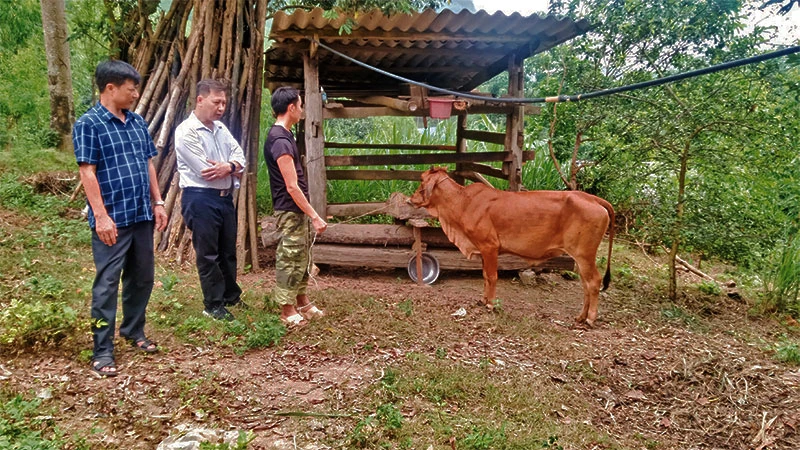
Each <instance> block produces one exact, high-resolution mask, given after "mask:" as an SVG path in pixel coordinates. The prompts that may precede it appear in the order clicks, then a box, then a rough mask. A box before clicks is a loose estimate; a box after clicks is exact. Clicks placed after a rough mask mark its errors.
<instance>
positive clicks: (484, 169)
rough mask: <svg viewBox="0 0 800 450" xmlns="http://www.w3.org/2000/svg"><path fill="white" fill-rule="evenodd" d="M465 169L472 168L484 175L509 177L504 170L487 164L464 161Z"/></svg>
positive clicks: (471, 169)
mask: <svg viewBox="0 0 800 450" xmlns="http://www.w3.org/2000/svg"><path fill="white" fill-rule="evenodd" d="M463 170H470V171H472V172H477V173H482V174H484V175H489V176H490V177H495V178H501V179H508V178H507V177H506V175H505V174H504V173H503V171H502V170H500V169H496V168H494V167H491V166H487V165H485V164H478V163H464V165H463Z"/></svg>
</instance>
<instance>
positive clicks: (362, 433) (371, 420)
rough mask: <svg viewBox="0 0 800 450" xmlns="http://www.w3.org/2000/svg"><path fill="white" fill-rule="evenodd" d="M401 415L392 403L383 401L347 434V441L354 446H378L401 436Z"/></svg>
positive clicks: (382, 445)
mask: <svg viewBox="0 0 800 450" xmlns="http://www.w3.org/2000/svg"><path fill="white" fill-rule="evenodd" d="M402 428H403V415H402V414H401V413H400V410H399V409H398V408H397V406H395V405H394V404H392V403H384V404H381V405H379V406H378V407H377V408H376V409H375V413H374V414H372V415H370V416H368V417H365V418H364V419H362V420H360V421H359V422H358V423H357V424H356V426H355V428H353V431H352V432H350V434H349V436H348V441H349V443H350V444H351V445H352V446H354V447H356V448H380V447H384V446H385V445H387V444H388V445H389V446H391V444H389V443H388V442H386V441H384V440H385V439H386V440H389V441H396V440H399V439H400V438H402V436H401V432H402Z"/></svg>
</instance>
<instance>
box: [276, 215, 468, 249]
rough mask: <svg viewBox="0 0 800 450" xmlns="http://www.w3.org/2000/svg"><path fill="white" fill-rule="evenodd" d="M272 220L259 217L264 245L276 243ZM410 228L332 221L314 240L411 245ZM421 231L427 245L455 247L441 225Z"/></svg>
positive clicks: (412, 233) (412, 228)
mask: <svg viewBox="0 0 800 450" xmlns="http://www.w3.org/2000/svg"><path fill="white" fill-rule="evenodd" d="M275 222H276V220H275V218H274V217H265V218H263V219H261V229H262V230H264V232H262V236H261V242H262V245H264V247H271V246H274V245H276V244H277V242H278V235H277V234H275V233H274V230H276V229H277V227H276V224H275ZM413 230H414V227H410V226H406V225H385V224H362V225H359V224H349V223H332V224H329V225H328V229H327V230H326V231H325V232H324V233H322V234H319V235H317V238H316V242H318V243H323V244H347V245H374V246H381V247H389V246H408V247H410V246H412V245H413V244H414V231H413ZM420 230H421V236H420V238H421V239H422V242H423V243H424V244H427V245H428V246H429V247H444V248H455V245H453V243H451V242H450V240H449V239H448V238H447V236H446V235H445V234H444V232H443V231H442V229H441V228H436V227H426V228H420Z"/></svg>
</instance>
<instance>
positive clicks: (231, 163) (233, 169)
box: [228, 162, 236, 173]
mask: <svg viewBox="0 0 800 450" xmlns="http://www.w3.org/2000/svg"><path fill="white" fill-rule="evenodd" d="M228 164H230V165H231V173H233V172H236V164H234V163H233V162H229V163H228Z"/></svg>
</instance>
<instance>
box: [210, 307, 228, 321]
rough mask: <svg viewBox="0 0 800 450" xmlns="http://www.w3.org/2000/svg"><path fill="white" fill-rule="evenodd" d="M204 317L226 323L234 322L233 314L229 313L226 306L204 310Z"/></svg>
mask: <svg viewBox="0 0 800 450" xmlns="http://www.w3.org/2000/svg"><path fill="white" fill-rule="evenodd" d="M203 315H204V316H207V317H211V318H212V319H214V320H224V321H226V322H230V321H232V320H233V314H231V312H230V311H228V309H227V308H225V307H224V306H220V307H219V308H216V309H212V310H210V311H209V310H207V309H204V310H203Z"/></svg>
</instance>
